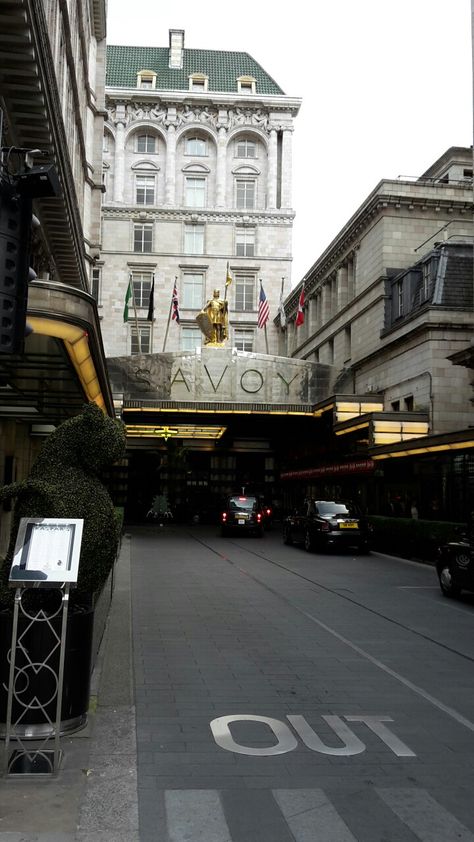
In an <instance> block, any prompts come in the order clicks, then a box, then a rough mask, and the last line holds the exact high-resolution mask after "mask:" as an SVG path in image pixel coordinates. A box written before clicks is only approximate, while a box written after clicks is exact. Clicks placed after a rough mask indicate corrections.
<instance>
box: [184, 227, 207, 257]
mask: <svg viewBox="0 0 474 842" xmlns="http://www.w3.org/2000/svg"><path fill="white" fill-rule="evenodd" d="M184 251H185V252H186V253H187V254H204V225H185V226H184Z"/></svg>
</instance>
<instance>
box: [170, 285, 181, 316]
mask: <svg viewBox="0 0 474 842" xmlns="http://www.w3.org/2000/svg"><path fill="white" fill-rule="evenodd" d="M177 280H178V279H177V278H175V281H174V287H173V295H172V296H171V310H172V313H171V318H172V319H174V320H175V322H176V324H178V325H179V301H178V286H177Z"/></svg>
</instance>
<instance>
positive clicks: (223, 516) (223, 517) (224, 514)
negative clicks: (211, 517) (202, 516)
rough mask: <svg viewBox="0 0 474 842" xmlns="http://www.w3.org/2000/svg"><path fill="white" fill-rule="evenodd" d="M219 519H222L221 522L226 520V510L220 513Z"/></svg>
mask: <svg viewBox="0 0 474 842" xmlns="http://www.w3.org/2000/svg"><path fill="white" fill-rule="evenodd" d="M221 520H222V522H223V523H225V522H226V520H227V512H222V515H221Z"/></svg>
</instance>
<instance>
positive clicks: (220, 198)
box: [216, 126, 227, 208]
mask: <svg viewBox="0 0 474 842" xmlns="http://www.w3.org/2000/svg"><path fill="white" fill-rule="evenodd" d="M226 159H227V132H226V130H225V128H224V126H221V127H220V128H219V132H218V138H217V181H216V207H218V208H224V207H225V205H226V201H225V194H226Z"/></svg>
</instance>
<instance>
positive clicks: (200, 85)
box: [189, 73, 209, 92]
mask: <svg viewBox="0 0 474 842" xmlns="http://www.w3.org/2000/svg"><path fill="white" fill-rule="evenodd" d="M208 83H209V79H208V77H207V76H206V75H205V74H204V73H193V74H192V75H191V76H190V77H189V90H190V91H197V92H199V91H201V92H204V91H207V89H208Z"/></svg>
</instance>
